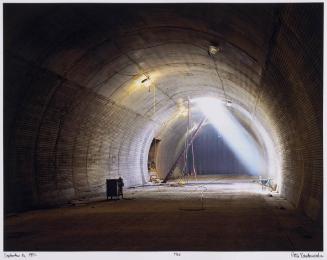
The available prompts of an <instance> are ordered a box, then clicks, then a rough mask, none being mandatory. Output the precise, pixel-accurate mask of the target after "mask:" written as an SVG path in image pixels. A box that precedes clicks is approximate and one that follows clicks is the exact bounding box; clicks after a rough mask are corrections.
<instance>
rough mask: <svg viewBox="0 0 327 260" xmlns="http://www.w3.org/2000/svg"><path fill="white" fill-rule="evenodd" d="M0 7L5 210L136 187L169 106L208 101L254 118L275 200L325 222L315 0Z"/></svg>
mask: <svg viewBox="0 0 327 260" xmlns="http://www.w3.org/2000/svg"><path fill="white" fill-rule="evenodd" d="M4 6H5V8H4V36H5V37H4V39H5V42H4V47H5V52H4V58H5V76H4V120H5V121H4V131H5V133H4V134H5V143H4V145H5V165H4V167H5V196H6V203H5V205H6V211H15V210H21V209H29V208H32V207H34V206H40V205H52V204H60V203H63V202H65V201H68V200H71V199H74V198H80V197H84V196H95V195H97V194H99V193H101V192H103V191H104V186H103V183H104V180H105V178H108V177H117V176H122V177H123V178H124V179H125V180H126V184H127V186H131V185H139V184H140V185H141V184H143V183H144V182H145V181H146V178H147V172H146V171H147V169H146V164H147V153H148V150H149V147H150V144H151V141H152V138H153V137H154V136H156V135H160V133H162V132H163V131H166V133H165V136H166V137H167V138H171V140H174V139H173V138H174V136H176V135H178V133H180V132H181V131H179V130H178V129H174V128H173V127H165V125H167V124H169V123H167V122H168V121H169V120H171V118H172V117H174V115H176V111H178V102H179V101H180V100H185V99H187V98H188V97H197V96H207V95H212V96H216V97H218V98H221V99H224V98H225V97H226V98H228V99H231V100H233V102H234V103H235V104H239V105H241V106H242V107H244V108H246V110H247V111H249V112H250V113H251V114H252V116H253V117H254V118H256V120H258V121H260V122H261V123H262V125H263V126H264V127H265V129H266V130H267V131H268V132H269V136H270V137H271V139H272V140H273V143H274V145H275V151H276V153H277V154H278V157H279V158H281V159H280V167H281V179H282V185H281V193H282V195H284V196H285V197H287V198H288V199H289V200H290V201H291V202H292V203H294V204H295V205H297V206H299V207H300V208H303V209H304V210H305V211H306V212H307V214H309V215H310V216H312V217H313V218H316V219H317V218H319V216H322V214H321V212H322V172H323V171H322V165H323V164H322V17H323V6H322V4H281V5H276V4H275V5H271V4H265V5H232V4H208V5H152V6H151V5H143V6H141V5H139V6H136V5H126V6H124V5H73V4H67V5H60V4H57V5H18V4H5V5H4ZM213 43H215V44H219V45H220V46H221V48H222V52H221V53H219V55H217V57H215V62H214V61H213V59H212V58H211V57H209V55H208V53H207V50H208V46H209V45H210V44H213ZM216 70H217V71H218V72H219V75H217V73H216ZM143 73H147V74H148V75H149V76H150V79H151V86H150V91H149V89H148V88H147V87H142V86H140V85H141V84H140V81H141V80H142V74H143ZM218 76H220V77H221V79H222V81H223V83H224V89H223V88H222V85H221V81H220V79H219V78H218ZM154 86H155V89H156V95H155V100H156V108H155V110H154V108H153V100H154ZM182 121H183V120H182ZM182 121H180V124H183V123H182ZM160 129H161V130H160ZM164 129H165V130H164ZM176 131H177V133H176ZM175 138H176V137H175ZM176 139H177V138H176ZM177 141H178V140H174V141H172V142H171V145H168V144H167V146H166V148H165V149H164V150H163V151H162V152H163V153H172V154H173V153H176V142H177ZM169 160H172V158H171V159H169Z"/></svg>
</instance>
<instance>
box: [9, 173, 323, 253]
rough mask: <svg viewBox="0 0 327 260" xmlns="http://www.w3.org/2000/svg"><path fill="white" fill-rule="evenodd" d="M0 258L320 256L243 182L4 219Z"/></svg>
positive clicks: (278, 206) (137, 191)
mask: <svg viewBox="0 0 327 260" xmlns="http://www.w3.org/2000/svg"><path fill="white" fill-rule="evenodd" d="M4 249H5V250H6V251H75V250H76V251H89V250H90V251H91V250H92V251H93V250H96V251H102V250H103V251H299V250H305V251H310V250H313V251H320V250H322V229H321V228H319V227H315V226H314V225H313V223H312V222H311V221H310V220H309V219H307V218H306V217H304V216H303V215H301V214H300V213H299V212H297V211H296V210H294V208H293V207H292V206H291V205H290V204H289V203H288V202H287V201H286V200H285V199H283V198H280V197H279V196H278V194H276V193H271V192H269V191H268V190H266V189H265V190H262V187H261V186H260V185H258V184H257V183H254V182H253V181H252V180H251V179H244V178H243V179H242V178H238V179H228V178H224V179H218V180H217V179H215V180H212V179H210V178H209V179H200V180H198V181H188V183H186V184H185V185H184V186H178V185H177V184H176V183H168V184H165V185H149V186H145V187H139V188H130V189H126V191H125V196H124V199H123V200H112V201H110V200H109V201H107V200H105V199H104V197H103V198H102V199H101V200H99V201H93V202H87V201H80V202H78V203H75V206H71V207H63V208H57V209H48V210H36V211H29V212H25V213H21V214H16V215H12V216H10V217H6V218H5V247H4Z"/></svg>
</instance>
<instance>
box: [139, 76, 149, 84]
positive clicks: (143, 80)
mask: <svg viewBox="0 0 327 260" xmlns="http://www.w3.org/2000/svg"><path fill="white" fill-rule="evenodd" d="M144 76H145V75H144ZM149 79H150V77H149V76H146V78H145V79H142V81H141V83H142V84H144V83H145V82H147V81H148V80H149Z"/></svg>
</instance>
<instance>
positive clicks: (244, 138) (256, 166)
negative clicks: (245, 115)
mask: <svg viewBox="0 0 327 260" xmlns="http://www.w3.org/2000/svg"><path fill="white" fill-rule="evenodd" d="M192 102H194V103H195V104H196V105H197V106H198V107H199V108H200V110H201V112H202V113H203V114H204V115H205V116H206V117H207V118H208V120H209V122H210V123H211V124H212V125H213V126H214V128H215V129H216V130H217V132H218V133H219V134H220V135H221V136H222V138H223V139H224V141H225V142H226V144H227V145H228V146H229V147H230V148H231V150H232V151H233V152H234V154H235V155H236V157H237V158H238V159H239V160H240V162H241V163H242V164H243V165H244V166H245V167H246V168H247V170H248V172H249V173H251V174H252V175H261V174H262V173H263V172H264V168H265V167H264V166H265V163H264V158H263V157H262V155H261V152H260V149H259V147H258V144H257V143H256V141H255V140H254V138H253V137H252V136H251V135H250V134H249V133H248V131H247V130H246V129H245V128H244V127H243V126H242V125H241V124H240V122H239V121H238V120H237V119H236V118H235V117H234V115H233V114H232V113H231V112H230V111H229V110H228V109H227V108H226V107H225V105H224V104H223V103H222V102H220V101H219V100H217V99H215V98H209V97H208V98H197V99H194V100H192Z"/></svg>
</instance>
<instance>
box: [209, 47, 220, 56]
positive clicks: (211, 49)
mask: <svg viewBox="0 0 327 260" xmlns="http://www.w3.org/2000/svg"><path fill="white" fill-rule="evenodd" d="M208 52H209V55H211V56H214V55H216V54H217V52H220V48H219V47H218V46H214V45H210V46H209V50H208Z"/></svg>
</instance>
